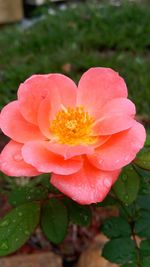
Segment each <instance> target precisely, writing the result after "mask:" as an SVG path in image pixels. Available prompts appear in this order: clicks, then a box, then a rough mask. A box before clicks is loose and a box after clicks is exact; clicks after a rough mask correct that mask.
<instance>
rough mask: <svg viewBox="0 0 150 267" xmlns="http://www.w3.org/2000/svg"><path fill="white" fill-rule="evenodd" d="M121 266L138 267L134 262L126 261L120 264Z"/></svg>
mask: <svg viewBox="0 0 150 267" xmlns="http://www.w3.org/2000/svg"><path fill="white" fill-rule="evenodd" d="M121 267H139V266H138V265H137V264H136V263H126V264H124V265H121Z"/></svg>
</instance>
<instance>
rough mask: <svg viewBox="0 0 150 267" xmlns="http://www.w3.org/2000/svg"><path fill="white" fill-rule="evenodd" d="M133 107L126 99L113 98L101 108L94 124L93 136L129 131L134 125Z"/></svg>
mask: <svg viewBox="0 0 150 267" xmlns="http://www.w3.org/2000/svg"><path fill="white" fill-rule="evenodd" d="M135 112H136V110H135V105H134V104H133V103H132V102H131V101H130V100H129V99H126V98H115V99H112V100H110V101H109V102H107V104H106V105H104V107H102V109H101V111H100V114H99V116H100V117H99V119H98V120H97V121H96V122H95V124H94V127H93V132H94V133H95V135H98V134H100V135H111V134H114V133H117V132H120V131H123V130H126V129H129V128H130V127H131V126H132V125H133V123H134V115H135Z"/></svg>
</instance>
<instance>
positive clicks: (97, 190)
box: [0, 68, 146, 204]
mask: <svg viewBox="0 0 150 267" xmlns="http://www.w3.org/2000/svg"><path fill="white" fill-rule="evenodd" d="M134 116H135V106H134V104H133V103H132V102H131V101H130V100H128V99H127V87H126V84H125V82H124V80H123V79H122V78H121V77H120V76H119V75H118V73H116V72H115V71H113V70H112V69H109V68H91V69H89V70H88V71H87V72H85V73H84V74H83V76H82V77H81V79H80V81H79V84H78V87H77V86H76V85H75V83H74V82H73V81H72V80H71V79H69V78H68V77H66V76H64V75H62V74H48V75H33V76H32V77H30V78H29V79H27V80H26V81H25V82H24V83H22V84H21V85H20V87H19V89H18V100H16V101H13V102H11V103H9V104H8V105H6V106H5V107H4V108H3V110H2V112H1V115H0V127H1V129H2V131H3V132H4V133H5V134H6V135H7V136H9V137H10V138H11V139H12V140H11V141H10V142H9V143H8V144H7V145H6V146H5V148H4V149H3V151H2V153H1V155H0V169H1V171H2V172H4V173H6V174H7V175H10V176H36V175H39V174H40V173H52V177H51V183H52V184H53V185H54V186H55V187H57V188H58V189H59V190H60V191H61V192H63V193H64V194H66V195H67V196H69V197H70V198H72V199H74V200H75V201H77V202H78V203H81V204H90V203H95V202H99V201H102V200H103V199H104V198H105V196H106V195H107V194H108V192H109V190H110V188H111V186H112V185H113V183H114V182H115V181H116V179H117V177H118V175H119V173H120V171H121V168H122V167H124V166H125V165H127V164H129V163H130V162H131V161H132V160H133V159H134V158H135V156H136V153H137V152H138V151H139V150H140V149H141V148H142V147H143V145H144V141H145V136H146V134H145V130H144V127H143V126H142V125H141V124H140V123H138V122H136V121H135V119H134Z"/></svg>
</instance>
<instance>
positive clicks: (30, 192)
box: [8, 186, 48, 206]
mask: <svg viewBox="0 0 150 267" xmlns="http://www.w3.org/2000/svg"><path fill="white" fill-rule="evenodd" d="M47 196H48V191H47V189H45V188H43V187H42V186H38V187H29V186H23V187H18V188H15V189H14V190H12V191H11V193H10V195H9V198H8V201H9V203H10V204H11V205H13V206H18V205H21V204H24V203H26V202H30V201H34V200H41V199H45V198H47Z"/></svg>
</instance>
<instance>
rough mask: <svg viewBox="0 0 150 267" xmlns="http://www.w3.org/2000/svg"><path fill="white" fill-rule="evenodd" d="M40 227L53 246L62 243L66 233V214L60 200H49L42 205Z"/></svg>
mask: <svg viewBox="0 0 150 267" xmlns="http://www.w3.org/2000/svg"><path fill="white" fill-rule="evenodd" d="M41 226H42V230H43V232H44V234H45V236H46V237H47V238H48V239H49V240H50V241H52V242H53V243H55V244H58V243H60V242H61V241H63V239H64V238H65V236H66V233H67V227H68V214H67V209H66V207H65V205H64V204H63V203H62V202H61V201H60V200H58V199H56V198H51V199H49V200H48V201H47V202H46V203H45V204H44V205H43V208H42V216H41Z"/></svg>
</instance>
